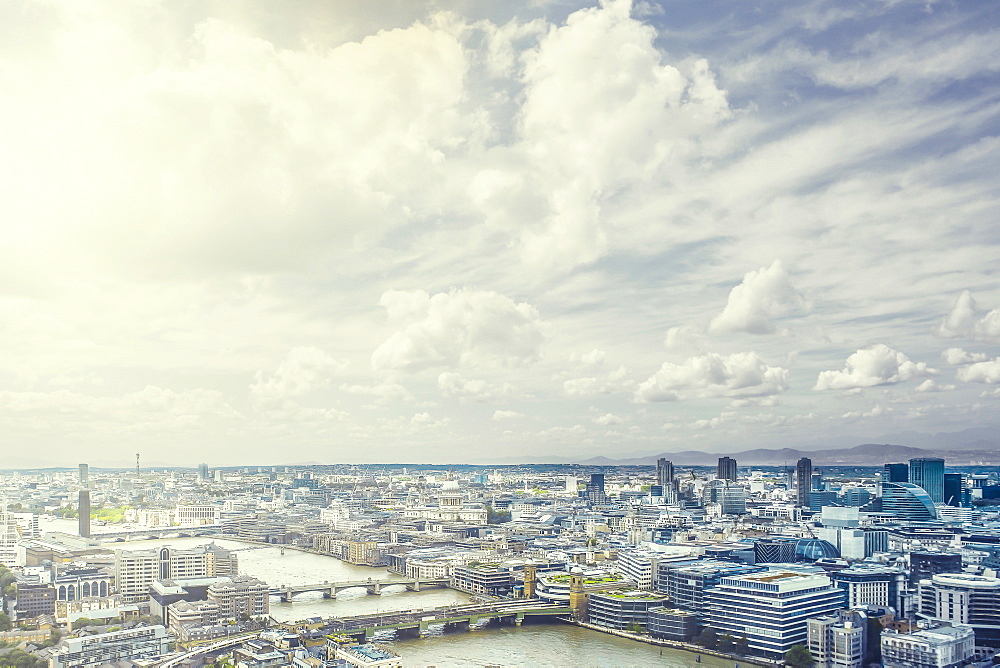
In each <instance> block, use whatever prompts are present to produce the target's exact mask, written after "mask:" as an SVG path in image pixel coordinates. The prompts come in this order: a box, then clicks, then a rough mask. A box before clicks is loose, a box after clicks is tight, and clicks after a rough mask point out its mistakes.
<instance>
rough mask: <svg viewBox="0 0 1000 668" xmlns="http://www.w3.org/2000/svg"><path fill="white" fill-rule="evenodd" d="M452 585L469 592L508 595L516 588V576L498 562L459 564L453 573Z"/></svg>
mask: <svg viewBox="0 0 1000 668" xmlns="http://www.w3.org/2000/svg"><path fill="white" fill-rule="evenodd" d="M451 587H452V589H457V590H459V591H464V592H467V593H469V594H485V595H487V596H507V595H508V594H510V592H511V591H512V590H513V588H514V577H513V575H512V574H511V572H510V570H508V569H501V568H498V567H497V566H496V564H475V565H457V566H455V568H454V570H452V573H451Z"/></svg>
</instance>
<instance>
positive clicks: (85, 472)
mask: <svg viewBox="0 0 1000 668" xmlns="http://www.w3.org/2000/svg"><path fill="white" fill-rule="evenodd" d="M80 485H81V486H83V487H90V467H89V466H87V465H86V464H80Z"/></svg>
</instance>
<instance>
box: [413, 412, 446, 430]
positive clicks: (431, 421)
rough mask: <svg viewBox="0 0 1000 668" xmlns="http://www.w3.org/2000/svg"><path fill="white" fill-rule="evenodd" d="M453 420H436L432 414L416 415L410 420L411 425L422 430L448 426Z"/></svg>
mask: <svg viewBox="0 0 1000 668" xmlns="http://www.w3.org/2000/svg"><path fill="white" fill-rule="evenodd" d="M450 421H451V420H450V419H449V418H443V419H440V420H438V419H435V418H433V417H431V414H430V413H415V414H414V415H413V417H411V418H410V425H411V426H414V427H420V428H421V429H434V428H437V427H444V426H446V425H447V424H448V423H449V422H450Z"/></svg>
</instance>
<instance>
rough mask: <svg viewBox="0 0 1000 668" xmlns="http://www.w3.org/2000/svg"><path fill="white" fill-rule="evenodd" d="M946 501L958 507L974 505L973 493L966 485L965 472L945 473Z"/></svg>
mask: <svg viewBox="0 0 1000 668" xmlns="http://www.w3.org/2000/svg"><path fill="white" fill-rule="evenodd" d="M944 502H945V503H946V504H947V505H949V506H955V507H956V508H968V507H969V506H971V505H972V494H971V490H969V489H968V488H967V487H966V485H965V474H964V473H945V474H944Z"/></svg>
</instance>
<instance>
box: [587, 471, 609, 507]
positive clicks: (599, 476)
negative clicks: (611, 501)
mask: <svg viewBox="0 0 1000 668" xmlns="http://www.w3.org/2000/svg"><path fill="white" fill-rule="evenodd" d="M586 494H587V500H588V501H590V502H591V503H604V502H606V501H607V500H608V497H607V495H606V494H605V493H604V474H603V473H591V474H590V482H589V483H587V490H586Z"/></svg>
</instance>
